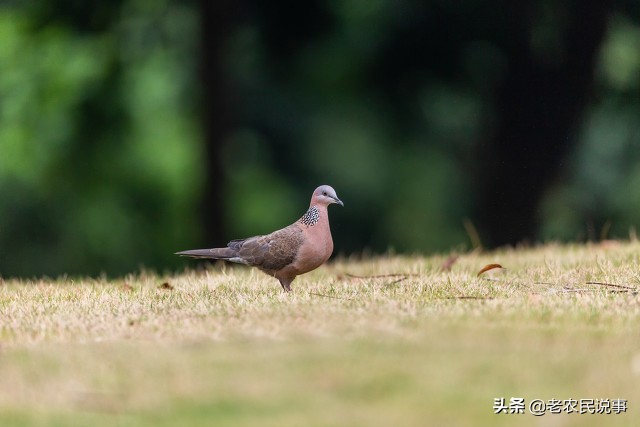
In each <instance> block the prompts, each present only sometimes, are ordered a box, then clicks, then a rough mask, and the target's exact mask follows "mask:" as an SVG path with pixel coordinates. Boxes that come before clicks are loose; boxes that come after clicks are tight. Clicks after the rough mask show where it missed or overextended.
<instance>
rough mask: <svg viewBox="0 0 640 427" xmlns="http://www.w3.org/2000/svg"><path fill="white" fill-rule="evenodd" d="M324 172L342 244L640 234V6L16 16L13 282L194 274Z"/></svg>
mask: <svg viewBox="0 0 640 427" xmlns="http://www.w3.org/2000/svg"><path fill="white" fill-rule="evenodd" d="M323 183H327V184H331V185H333V186H334V187H335V188H336V190H337V192H338V195H339V196H340V197H341V198H342V199H343V200H344V202H345V205H346V207H345V208H344V209H340V208H332V209H331V215H332V229H333V231H334V240H335V244H336V245H335V246H336V252H337V253H339V254H344V255H347V254H360V253H363V252H373V253H384V252H386V251H389V250H391V251H395V252H401V253H413V252H419V253H432V252H439V251H448V250H451V249H452V248H453V249H464V248H470V247H472V246H474V245H479V244H481V245H483V246H484V247H486V248H492V247H497V246H501V245H507V244H518V243H520V242H529V243H535V242H544V241H550V240H559V241H586V240H599V239H603V238H628V237H629V236H630V235H631V236H632V237H633V235H634V233H635V228H636V227H637V226H638V224H640V4H639V3H638V1H636V0H611V1H598V2H595V1H593V2H592V1H586V2H585V1H582V0H567V1H555V0H540V1H532V0H530V1H525V0H523V1H513V0H492V1H480V0H459V1H451V0H430V1H425V0H327V1H320V0H308V1H295V0H271V1H259V0H233V1H231V0H216V1H211V2H207V1H200V2H198V1H178V0H108V1H107V0H96V1H92V2H88V1H84V0H68V1H64V2H59V1H54V0H30V1H4V2H2V3H1V4H0V275H1V276H4V277H13V276H24V277H33V276H37V275H43V274H44V275H50V276H56V275H60V274H69V275H79V274H91V275H96V274H107V275H121V274H125V273H128V272H131V271H136V270H138V269H139V268H141V267H145V268H154V269H159V270H161V271H162V270H171V269H179V268H182V267H183V266H184V265H185V261H184V260H183V259H179V258H178V257H175V256H174V255H172V253H173V252H175V251H178V250H184V249H190V248H195V247H210V246H216V245H221V244H224V243H226V241H227V240H229V239H231V238H236V237H245V236H248V235H253V234H260V233H264V232H267V231H271V230H272V229H275V228H279V227H282V226H284V225H287V224H289V223H290V222H293V221H294V220H296V219H297V218H298V217H299V216H300V215H301V214H302V213H303V211H304V210H305V208H306V206H307V203H308V199H309V196H310V193H311V191H312V190H313V189H314V188H315V187H316V186H317V185H319V184H323Z"/></svg>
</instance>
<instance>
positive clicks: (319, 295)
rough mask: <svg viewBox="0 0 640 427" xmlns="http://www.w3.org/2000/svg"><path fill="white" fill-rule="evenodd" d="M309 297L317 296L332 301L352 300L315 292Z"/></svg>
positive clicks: (310, 293)
mask: <svg viewBox="0 0 640 427" xmlns="http://www.w3.org/2000/svg"><path fill="white" fill-rule="evenodd" d="M309 295H315V296H317V297H324V298H332V299H343V300H351V298H342V297H333V296H331V295H324V294H317V293H315V292H309Z"/></svg>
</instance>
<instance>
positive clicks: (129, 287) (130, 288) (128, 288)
mask: <svg viewBox="0 0 640 427" xmlns="http://www.w3.org/2000/svg"><path fill="white" fill-rule="evenodd" d="M122 289H124V290H125V291H129V292H131V291H133V286H131V285H130V284H128V283H125V284H124V285H122Z"/></svg>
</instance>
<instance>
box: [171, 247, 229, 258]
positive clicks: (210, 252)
mask: <svg viewBox="0 0 640 427" xmlns="http://www.w3.org/2000/svg"><path fill="white" fill-rule="evenodd" d="M175 254H176V255H181V256H188V257H191V258H211V259H230V258H233V257H235V256H236V255H237V253H236V251H235V250H233V249H231V248H213V249H193V250H190V251H182V252H176V253H175Z"/></svg>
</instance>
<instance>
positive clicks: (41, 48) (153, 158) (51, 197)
mask: <svg viewBox="0 0 640 427" xmlns="http://www.w3.org/2000/svg"><path fill="white" fill-rule="evenodd" d="M132 6H133V4H132ZM173 9H176V11H177V12H180V11H181V9H180V8H179V7H174V8H173ZM128 12H130V13H131V15H126V18H125V17H123V18H122V19H121V20H120V21H117V23H116V24H115V25H114V27H113V28H111V29H110V30H111V31H108V32H104V33H97V34H82V35H81V34H77V33H74V32H73V30H72V29H70V28H67V27H65V26H63V25H57V24H49V25H46V26H44V27H42V28H38V29H35V28H34V26H35V23H34V22H31V21H30V17H29V15H28V14H26V13H25V12H24V11H22V10H20V9H3V10H2V11H1V14H0V34H1V35H2V43H0V64H2V68H3V73H2V74H1V75H0V91H1V93H2V96H1V97H0V110H1V111H2V116H1V117H0V152H1V153H2V155H1V156H0V195H1V198H0V200H1V201H0V224H1V226H0V247H2V248H3V249H2V251H1V255H0V274H2V275H9V276H10V275H37V274H60V273H62V272H72V273H92V274H97V273H100V272H109V273H114V274H121V273H124V272H126V271H131V270H132V269H136V268H138V267H139V266H140V265H141V264H145V265H148V266H167V265H170V264H171V263H173V264H174V265H175V260H174V259H173V257H171V256H170V251H169V250H168V248H170V247H172V246H173V245H186V244H187V242H189V241H192V240H193V239H194V235H195V234H196V233H197V231H198V229H199V227H198V226H197V225H196V223H195V221H194V218H195V206H196V203H197V199H198V194H199V193H198V190H199V188H200V187H201V184H200V181H201V178H200V177H201V168H202V164H201V163H200V161H199V157H200V152H201V148H200V146H199V145H198V130H197V129H196V126H195V121H196V120H195V118H194V117H193V113H192V110H193V106H192V105H190V104H189V103H188V102H187V101H186V99H185V94H186V91H187V88H188V86H187V83H188V82H189V81H190V69H191V68H190V67H189V66H188V63H187V64H185V63H184V62H181V61H183V60H184V58H183V56H184V53H183V50H184V48H185V47H188V46H189V45H190V43H192V42H193V33H189V32H188V31H187V32H186V33H185V32H184V30H187V29H188V27H189V25H191V24H192V22H193V14H192V13H187V12H188V11H183V12H185V13H182V14H179V13H178V14H176V15H175V16H172V17H171V19H168V18H166V17H165V18H161V17H159V16H153V14H151V16H150V15H149V14H150V13H151V12H155V13H156V14H160V13H161V12H162V10H152V11H149V10H144V11H141V10H136V9H135V8H131V9H130V10H128ZM167 12H169V11H167ZM136 13H137V14H138V15H137V16H136ZM152 24H157V26H158V27H159V28H158V27H153V28H152V29H151V28H150V27H151V25H152ZM178 65H179V66H178Z"/></svg>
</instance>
